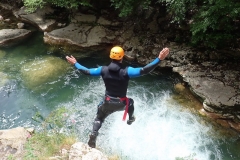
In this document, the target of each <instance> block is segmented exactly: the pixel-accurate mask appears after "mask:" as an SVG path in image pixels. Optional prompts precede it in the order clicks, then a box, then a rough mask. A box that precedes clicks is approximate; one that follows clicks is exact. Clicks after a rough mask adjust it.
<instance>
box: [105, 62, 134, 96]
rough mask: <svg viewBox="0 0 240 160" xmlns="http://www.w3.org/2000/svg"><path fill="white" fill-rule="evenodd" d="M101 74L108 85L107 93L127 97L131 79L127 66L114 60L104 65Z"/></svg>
mask: <svg viewBox="0 0 240 160" xmlns="http://www.w3.org/2000/svg"><path fill="white" fill-rule="evenodd" d="M101 75H102V78H103V81H104V83H105V86H106V95H109V96H112V97H126V94H127V87H128V81H129V76H128V74H127V67H125V66H123V65H122V64H121V63H118V62H114V61H113V62H111V63H110V64H109V65H108V66H103V67H102V70H101Z"/></svg>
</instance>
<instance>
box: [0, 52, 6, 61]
mask: <svg viewBox="0 0 240 160" xmlns="http://www.w3.org/2000/svg"><path fill="white" fill-rule="evenodd" d="M5 55H6V52H5V51H3V50H0V59H2V58H3V57H4V56H5Z"/></svg>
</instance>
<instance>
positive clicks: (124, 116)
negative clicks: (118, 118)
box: [120, 97, 129, 121]
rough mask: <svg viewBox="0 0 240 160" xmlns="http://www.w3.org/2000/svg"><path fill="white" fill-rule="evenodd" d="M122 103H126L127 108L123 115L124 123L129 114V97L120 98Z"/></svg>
mask: <svg viewBox="0 0 240 160" xmlns="http://www.w3.org/2000/svg"><path fill="white" fill-rule="evenodd" d="M120 99H121V100H122V101H126V107H125V111H124V114H123V119H122V120H123V121H125V120H126V117H127V113H128V106H129V100H128V98H127V97H124V98H120Z"/></svg>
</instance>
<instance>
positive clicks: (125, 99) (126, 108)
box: [106, 96, 129, 121]
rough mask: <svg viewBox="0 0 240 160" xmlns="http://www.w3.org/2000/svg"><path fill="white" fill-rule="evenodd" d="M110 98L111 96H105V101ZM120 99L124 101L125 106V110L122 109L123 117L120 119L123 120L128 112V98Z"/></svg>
mask: <svg viewBox="0 0 240 160" xmlns="http://www.w3.org/2000/svg"><path fill="white" fill-rule="evenodd" d="M110 99H111V98H110V97H109V96H107V97H106V100H107V101H110ZM120 100H121V101H126V107H125V111H124V114H123V119H122V120H123V121H125V120H126V117H127V113H128V106H129V99H128V98H127V97H124V98H120Z"/></svg>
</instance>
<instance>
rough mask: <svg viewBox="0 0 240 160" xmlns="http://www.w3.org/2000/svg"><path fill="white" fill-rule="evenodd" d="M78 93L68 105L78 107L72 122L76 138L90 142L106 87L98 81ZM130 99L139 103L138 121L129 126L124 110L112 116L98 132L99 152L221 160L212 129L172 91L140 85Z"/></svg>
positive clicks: (153, 159) (134, 159)
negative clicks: (212, 135) (180, 102)
mask: <svg viewBox="0 0 240 160" xmlns="http://www.w3.org/2000/svg"><path fill="white" fill-rule="evenodd" d="M153 87H154V86H153ZM78 90H79V92H78V95H76V96H75V98H74V99H73V100H72V101H71V102H70V103H68V104H64V105H65V106H69V107H71V106H75V107H76V108H77V112H75V113H74V114H72V115H71V117H70V119H71V120H72V119H74V120H75V122H76V126H75V127H76V129H77V134H78V135H79V137H80V139H81V140H82V141H83V142H85V143H87V141H88V135H89V133H90V131H91V129H92V121H93V119H94V118H95V114H96V111H97V107H96V106H97V104H98V103H99V102H100V100H101V97H102V96H103V94H104V84H103V83H102V81H101V79H97V80H94V81H91V83H90V82H89V85H88V86H84V87H80V88H78ZM128 96H129V97H131V98H133V99H134V104H135V115H136V121H135V122H134V123H133V124H132V125H127V124H126V121H122V116H123V112H115V113H113V114H112V115H110V116H109V117H107V118H106V120H105V122H104V123H103V126H102V128H101V129H100V131H99V136H98V139H97V147H98V148H101V149H102V150H104V151H105V152H107V153H108V154H116V155H120V157H121V159H126V160H175V159H176V158H177V157H188V156H191V155H194V156H192V158H191V160H221V154H220V151H219V149H218V146H217V145H216V144H215V143H214V141H213V140H211V137H209V134H208V132H210V130H211V127H210V126H205V125H202V124H201V123H200V122H201V119H200V118H199V117H197V116H196V115H193V114H192V113H190V112H188V111H186V110H182V109H181V108H182V106H180V105H179V104H177V102H174V100H173V99H172V98H171V93H170V92H169V91H158V89H157V88H156V89H155V91H152V87H150V89H149V87H147V88H145V87H143V86H137V85H136V86H133V87H131V88H130V89H129V93H128ZM71 120H70V121H71Z"/></svg>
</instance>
